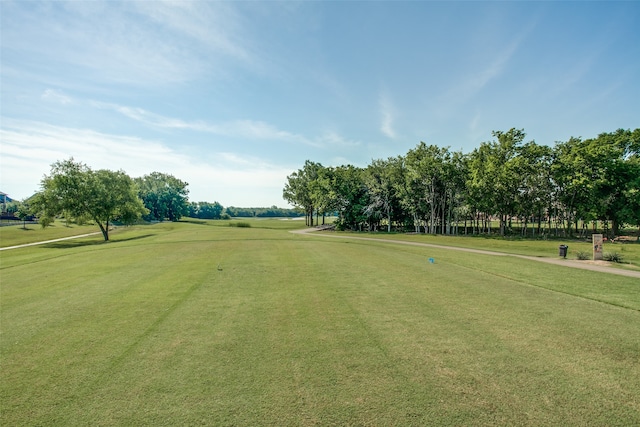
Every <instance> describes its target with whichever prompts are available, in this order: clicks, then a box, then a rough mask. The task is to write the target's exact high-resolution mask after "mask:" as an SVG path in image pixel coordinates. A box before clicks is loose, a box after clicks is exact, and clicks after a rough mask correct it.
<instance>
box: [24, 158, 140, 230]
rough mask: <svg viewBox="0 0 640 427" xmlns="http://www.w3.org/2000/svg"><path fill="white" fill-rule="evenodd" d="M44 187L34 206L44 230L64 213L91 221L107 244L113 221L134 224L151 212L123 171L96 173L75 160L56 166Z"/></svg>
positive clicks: (62, 162) (61, 162)
mask: <svg viewBox="0 0 640 427" xmlns="http://www.w3.org/2000/svg"><path fill="white" fill-rule="evenodd" d="M41 187H42V191H40V192H39V193H38V194H37V195H36V196H34V197H33V198H32V200H31V205H32V207H33V212H38V213H39V216H40V223H41V224H42V226H43V227H46V226H48V225H50V224H51V223H52V222H53V218H54V217H55V216H56V215H59V214H62V213H65V214H66V215H68V216H71V217H74V218H79V219H80V218H91V219H92V220H93V221H94V222H95V223H96V224H97V225H98V227H99V228H100V231H101V232H102V235H103V237H104V240H105V241H106V240H109V227H110V226H111V224H112V223H113V221H119V222H121V223H124V224H131V223H133V222H135V221H136V220H137V219H138V218H140V216H141V215H144V214H146V213H147V209H145V207H144V205H143V204H142V201H141V200H140V199H139V198H138V195H137V189H136V186H135V184H134V182H133V180H132V179H131V178H129V176H128V175H126V174H125V173H124V172H123V171H118V172H114V171H110V170H106V169H101V170H97V171H94V170H92V169H91V168H89V167H88V166H87V165H85V164H83V163H80V162H77V163H76V162H74V161H73V158H71V159H69V160H64V161H58V162H56V163H54V164H53V165H52V166H51V174H50V175H49V176H45V177H44V178H43V179H42V182H41Z"/></svg>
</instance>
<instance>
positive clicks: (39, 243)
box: [0, 231, 102, 251]
mask: <svg viewBox="0 0 640 427" xmlns="http://www.w3.org/2000/svg"><path fill="white" fill-rule="evenodd" d="M95 234H102V232H101V231H96V232H95V233H87V234H78V235H77V236H69V237H61V238H59V239H53V240H45V241H43V242H33V243H25V244H23V245H16V246H7V247H6V248H0V251H8V250H9V249H19V248H26V247H28V246H37V245H45V244H47V243H54V242H61V241H63V240H71V239H79V238H80V237H88V236H93V235H95Z"/></svg>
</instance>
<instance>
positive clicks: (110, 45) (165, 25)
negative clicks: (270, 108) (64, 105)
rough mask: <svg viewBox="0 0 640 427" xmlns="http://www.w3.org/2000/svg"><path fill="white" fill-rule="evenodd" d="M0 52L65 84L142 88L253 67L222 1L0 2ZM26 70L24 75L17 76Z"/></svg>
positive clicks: (235, 18) (236, 21)
mask: <svg viewBox="0 0 640 427" xmlns="http://www.w3.org/2000/svg"><path fill="white" fill-rule="evenodd" d="M3 13H6V14H7V15H10V16H11V19H3V31H2V38H3V42H2V44H3V48H4V49H8V50H11V51H13V52H16V53H17V55H19V57H21V58H25V57H28V58H30V60H29V61H28V62H25V64H24V65H26V66H27V67H28V69H30V70H32V71H34V72H35V71H36V70H38V72H40V73H42V68H37V67H36V68H34V67H32V66H31V64H32V63H34V62H37V63H44V64H47V66H48V68H49V70H48V71H49V72H50V71H51V70H52V69H54V70H56V71H60V70H59V69H58V67H61V68H62V69H63V72H64V73H65V74H66V76H67V79H75V80H82V79H88V80H90V81H92V82H93V83H94V84H109V83H113V82H116V83H126V84H136V85H142V86H149V85H160V84H167V83H181V82H186V81H189V80H191V79H193V78H196V77H199V76H202V75H207V76H209V77H211V76H212V75H216V74H217V75H220V74H221V73H225V72H226V71H225V69H226V68H227V67H233V66H234V65H237V64H242V66H244V67H253V66H256V67H257V66H258V65H257V62H256V57H255V56H254V55H253V54H252V53H251V49H250V48H249V47H247V46H248V43H249V41H248V40H247V38H246V37H245V36H244V34H246V33H247V31H246V28H245V27H244V26H243V24H242V21H241V17H240V15H238V14H237V13H235V11H234V6H233V5H232V4H227V3H225V2H164V1H152V2H146V1H145V2H117V3H114V2H105V1H92V2H52V3H51V2H50V3H47V4H46V5H38V6H36V5H33V6H31V5H28V6H22V5H20V2H17V3H13V4H12V3H9V4H7V6H6V9H5V5H4V4H3ZM23 71H26V70H23Z"/></svg>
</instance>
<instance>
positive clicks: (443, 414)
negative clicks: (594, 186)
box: [0, 221, 640, 426]
mask: <svg viewBox="0 0 640 427" xmlns="http://www.w3.org/2000/svg"><path fill="white" fill-rule="evenodd" d="M219 224H221V223H220V222H200V223H178V224H157V225H154V226H149V227H141V228H133V229H129V230H126V231H122V232H118V233H115V234H114V235H113V237H112V238H113V241H111V242H109V243H100V240H101V236H94V237H91V238H85V239H78V240H73V241H65V242H57V243H52V244H48V245H44V246H39V247H30V248H24V249H16V250H11V251H5V252H2V253H0V257H1V264H0V277H1V279H2V287H1V289H0V316H1V333H2V335H1V341H0V350H1V354H0V356H1V359H0V363H1V370H0V403H1V407H0V410H1V421H2V424H3V425H12V426H14V425H61V426H62V425H64V426H67V425H136V426H137V425H150V426H151V425H153V426H157V425H171V426H173V425H222V426H224V425H229V426H231V425H272V426H282V425H303V426H309V425H376V426H377V425H403V426H405V425H416V426H423V425H456V426H459V425H532V426H533V425H535V426H539V425H550V426H551V425H553V426H557V425H580V426H585V425H594V426H602V425H620V426H623V425H638V424H640V397H639V396H640V283H638V280H637V279H633V278H625V277H620V276H613V275H611V276H610V275H607V274H601V273H595V272H589V271H580V270H574V269H568V268H565V267H560V266H553V265H540V264H539V263H537V262H533V261H528V260H523V259H513V258H511V257H491V256H485V255H477V254H468V253H460V252H455V251H447V250H440V249H433V248H420V247H414V246H399V245H393V244H388V243H382V242H363V241H351V240H341V239H330V238H323V237H309V236H303V235H294V234H291V233H288V232H287V229H289V228H295V227H300V226H301V225H300V224H296V223H295V222H294V221H290V222H287V221H283V222H275V221H265V222H263V223H260V222H258V221H256V222H255V223H252V227H251V228H237V227H222V226H216V225H219ZM429 257H433V258H435V260H436V262H435V263H434V264H430V263H429V262H427V259H428V258H429Z"/></svg>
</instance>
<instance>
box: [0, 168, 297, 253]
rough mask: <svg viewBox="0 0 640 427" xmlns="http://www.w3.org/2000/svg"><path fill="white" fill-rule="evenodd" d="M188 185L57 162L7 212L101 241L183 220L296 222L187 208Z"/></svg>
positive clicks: (286, 212) (214, 206) (269, 212)
mask: <svg viewBox="0 0 640 427" xmlns="http://www.w3.org/2000/svg"><path fill="white" fill-rule="evenodd" d="M188 185H189V184H188V183H187V182H185V181H182V180H180V179H178V178H176V177H174V176H173V175H170V174H166V173H160V172H152V173H150V174H148V175H144V176H142V177H138V178H131V177H129V176H128V175H127V174H126V173H125V172H124V171H111V170H107V169H101V170H93V169H91V168H90V167H88V166H87V165H86V164H84V163H82V162H76V161H75V160H74V159H73V158H70V159H68V160H63V161H57V162H55V163H54V164H52V165H51V172H50V174H49V175H45V176H44V178H43V179H42V181H41V182H40V187H41V190H40V191H39V192H38V193H36V194H35V195H34V196H32V197H30V198H29V199H27V200H24V201H22V202H20V203H15V205H14V206H11V207H10V208H11V213H12V214H13V215H15V216H16V217H17V218H20V219H25V218H27V217H29V216H32V215H33V216H36V217H38V219H39V221H40V224H41V225H42V226H43V227H47V226H49V225H50V224H52V223H53V221H54V219H55V218H56V217H61V216H62V217H64V218H66V219H67V220H71V221H74V222H76V223H79V224H82V223H85V222H88V221H93V222H95V224H96V225H97V226H98V227H99V228H100V231H101V232H102V235H103V237H104V240H105V241H107V240H109V230H110V227H111V226H112V225H113V224H114V223H122V224H132V223H134V222H136V221H138V220H140V219H142V220H145V221H165V220H168V221H178V220H180V219H181V218H182V217H184V216H188V217H192V218H200V219H222V218H230V217H236V216H239V217H248V216H259V217H271V216H284V217H287V216H297V215H299V213H297V212H295V211H294V210H293V209H280V208H277V207H276V206H272V207H271V208H236V207H230V208H227V209H226V211H225V208H224V207H223V206H222V205H221V204H220V203H218V202H213V203H210V202H189V199H188V194H189V190H188V188H187V187H188Z"/></svg>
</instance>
